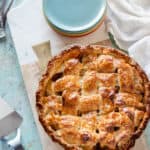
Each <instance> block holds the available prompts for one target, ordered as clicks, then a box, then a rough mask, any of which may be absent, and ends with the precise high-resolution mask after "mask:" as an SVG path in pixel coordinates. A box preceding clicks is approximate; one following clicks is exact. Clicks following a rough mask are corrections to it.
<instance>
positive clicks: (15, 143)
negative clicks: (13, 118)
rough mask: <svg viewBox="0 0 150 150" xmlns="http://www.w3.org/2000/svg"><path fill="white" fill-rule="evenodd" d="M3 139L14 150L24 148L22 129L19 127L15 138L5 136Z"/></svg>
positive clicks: (22, 149)
mask: <svg viewBox="0 0 150 150" xmlns="http://www.w3.org/2000/svg"><path fill="white" fill-rule="evenodd" d="M3 141H4V142H5V143H6V144H7V145H8V146H9V147H10V148H11V149H13V150H24V148H23V146H22V145H21V130H20V128H19V129H17V133H16V136H15V137H14V138H7V137H4V138H3Z"/></svg>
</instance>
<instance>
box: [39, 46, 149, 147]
mask: <svg viewBox="0 0 150 150" xmlns="http://www.w3.org/2000/svg"><path fill="white" fill-rule="evenodd" d="M36 107H37V111H38V115H39V120H40V122H41V124H42V125H43V127H44V129H45V131H46V132H47V134H48V135H49V136H50V137H52V139H53V140H54V141H56V142H58V143H60V144H61V145H62V146H63V147H64V148H65V149H66V150H128V149H130V148H131V147H132V146H134V144H135V140H136V139H137V138H139V136H140V135H141V133H142V131H143V130H144V129H145V127H146V125H147V122H148V120H149V116H150V115H149V114H150V84H149V80H148V78H147V76H146V74H145V73H144V71H143V70H142V69H141V67H140V66H139V65H138V64H137V63H136V62H135V61H134V60H133V59H132V58H130V57H129V56H128V55H126V54H125V53H122V52H120V51H119V50H115V49H113V48H108V47H102V46H98V45H93V46H91V45H90V46H85V47H84V46H73V47H71V48H69V49H67V50H64V51H63V52H62V53H61V54H59V55H58V56H55V57H54V58H53V59H51V60H50V61H49V63H48V66H47V71H46V73H45V74H44V75H43V76H42V79H41V81H40V83H39V89H38V91H37V93H36Z"/></svg>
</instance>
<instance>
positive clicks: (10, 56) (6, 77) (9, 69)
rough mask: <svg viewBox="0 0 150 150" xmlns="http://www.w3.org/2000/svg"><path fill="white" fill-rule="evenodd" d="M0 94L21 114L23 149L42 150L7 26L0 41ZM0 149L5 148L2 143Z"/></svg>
mask: <svg viewBox="0 0 150 150" xmlns="http://www.w3.org/2000/svg"><path fill="white" fill-rule="evenodd" d="M0 96H1V97H2V98H4V99H5V100H6V101H7V102H8V103H9V105H10V106H12V107H13V108H14V109H15V110H17V112H19V113H20V114H21V115H22V116H23V123H22V125H21V131H22V143H23V145H24V147H25V149H26V150H42V146H41V143H40V138H39V135H38V132H37V128H36V125H35V122H34V119H33V115H32V111H31V108H30V103H29V100H28V97H27V93H26V90H25V87H24V82H23V79H22V75H21V71H20V66H19V64H18V60H17V56H16V52H15V49H14V46H13V42H12V39H11V37H10V32H9V29H8V26H7V39H6V40H3V41H0ZM0 150H7V149H6V147H4V146H3V144H2V143H0Z"/></svg>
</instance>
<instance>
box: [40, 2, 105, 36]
mask: <svg viewBox="0 0 150 150" xmlns="http://www.w3.org/2000/svg"><path fill="white" fill-rule="evenodd" d="M105 10H106V0H43V11H44V15H45V17H46V19H47V20H48V22H49V23H50V24H51V25H52V26H53V27H54V28H55V29H56V30H59V31H60V32H64V33H68V34H82V33H86V32H89V30H92V29H93V28H94V27H95V26H97V24H99V22H100V21H101V20H102V19H103V17H104V14H105Z"/></svg>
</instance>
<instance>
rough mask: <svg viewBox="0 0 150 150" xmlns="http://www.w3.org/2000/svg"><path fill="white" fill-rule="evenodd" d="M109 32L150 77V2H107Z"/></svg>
mask: <svg viewBox="0 0 150 150" xmlns="http://www.w3.org/2000/svg"><path fill="white" fill-rule="evenodd" d="M107 3H108V8H107V21H106V25H107V31H108V32H111V33H112V34H113V36H114V39H115V41H116V43H117V45H118V46H119V47H120V48H122V49H124V50H127V51H128V53H129V55H130V56H131V57H133V58H134V59H135V60H136V61H137V62H138V63H139V64H140V65H141V66H142V67H143V69H144V70H145V71H146V73H147V74H148V76H149V77H150V0H107Z"/></svg>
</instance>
